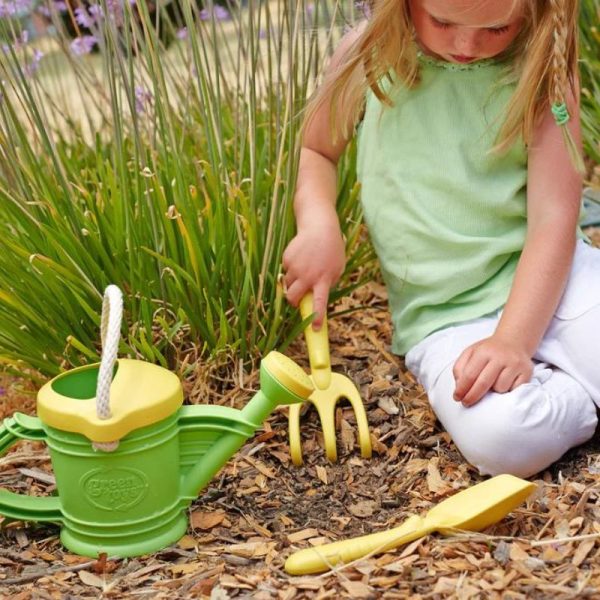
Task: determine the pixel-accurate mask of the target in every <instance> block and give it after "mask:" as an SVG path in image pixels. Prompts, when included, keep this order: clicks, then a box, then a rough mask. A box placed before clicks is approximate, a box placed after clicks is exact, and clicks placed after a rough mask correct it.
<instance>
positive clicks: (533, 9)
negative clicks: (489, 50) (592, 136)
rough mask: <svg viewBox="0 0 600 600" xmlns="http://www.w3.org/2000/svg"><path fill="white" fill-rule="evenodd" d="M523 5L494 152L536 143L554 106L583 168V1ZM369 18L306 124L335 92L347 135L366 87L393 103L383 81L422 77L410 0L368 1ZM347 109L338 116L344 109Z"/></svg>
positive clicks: (516, 0)
mask: <svg viewBox="0 0 600 600" xmlns="http://www.w3.org/2000/svg"><path fill="white" fill-rule="evenodd" d="M519 4H520V5H522V8H523V25H522V28H521V31H520V32H519V34H518V36H517V37H516V39H515V40H514V42H513V43H512V45H511V47H510V49H509V50H507V51H506V58H510V59H512V61H511V64H512V67H511V69H510V72H509V73H508V74H507V80H511V81H512V82H513V83H516V89H515V91H514V93H513V95H512V98H511V100H510V101H509V103H508V105H507V107H506V112H505V115H504V121H503V123H502V125H501V127H500V131H499V134H498V139H497V143H496V146H495V147H494V148H493V149H492V150H493V151H497V152H503V151H506V150H507V149H508V148H510V147H511V146H512V145H513V144H514V143H515V142H516V141H517V139H519V138H522V139H523V141H524V143H525V144H528V143H530V141H531V138H532V135H533V131H534V129H535V127H536V125H537V124H538V123H539V121H540V120H541V118H542V115H543V114H544V113H545V112H546V111H547V110H548V107H549V106H550V107H551V108H552V112H553V113H554V115H555V118H556V122H557V125H560V126H561V128H562V131H563V134H564V138H565V143H566V145H567V149H568V152H569V155H570V157H571V159H572V162H573V164H574V166H575V167H576V168H577V169H578V170H580V171H582V170H583V161H582V158H581V154H580V150H579V149H578V148H577V145H576V143H575V142H574V140H573V138H572V136H571V133H570V131H569V128H568V127H567V126H566V123H567V121H568V119H569V115H568V111H567V101H568V99H570V98H575V99H576V100H577V99H578V91H577V90H576V81H577V60H578V51H577V15H578V4H579V0H513V8H515V7H516V6H518V5H519ZM368 6H369V8H370V13H371V14H370V17H369V19H368V20H367V22H366V23H365V24H364V26H363V28H362V30H361V32H360V34H359V36H358V38H357V40H356V42H355V43H354V44H353V45H352V47H351V48H350V51H349V52H348V54H347V56H346V57H345V59H344V60H343V62H342V63H341V64H340V65H339V67H338V68H337V70H336V71H335V72H334V73H333V74H332V76H331V77H328V78H327V81H326V82H324V84H323V85H322V86H321V88H319V89H318V90H317V93H316V94H315V96H314V97H313V98H312V99H311V101H310V102H309V104H308V106H307V113H306V117H305V124H306V123H308V122H310V120H311V118H312V117H313V116H314V114H315V112H316V110H317V108H318V107H319V106H320V105H321V104H322V103H323V102H324V101H325V100H326V99H327V98H331V105H330V106H331V125H332V129H333V130H334V131H342V132H343V134H344V135H345V136H349V134H350V133H351V130H352V129H353V128H354V127H355V126H356V124H357V123H358V121H359V120H360V118H361V115H362V112H363V110H364V98H365V92H366V91H367V89H371V91H372V92H373V93H374V94H375V96H376V97H377V98H378V99H379V100H380V101H381V102H382V103H384V104H387V105H388V106H391V105H393V102H392V100H391V98H390V96H389V94H388V93H387V91H385V89H384V87H385V86H382V84H383V83H384V82H385V81H386V80H387V81H388V82H391V81H392V80H393V79H392V74H393V75H394V76H395V77H394V79H395V80H396V81H397V82H398V83H399V84H402V85H404V86H406V87H409V88H412V87H414V86H416V85H418V83H419V80H420V73H419V64H418V59H417V48H416V44H414V43H413V29H412V24H411V18H410V13H409V8H408V0H400V1H399V0H368ZM340 107H343V108H344V115H343V116H342V115H340V110H339V108H340Z"/></svg>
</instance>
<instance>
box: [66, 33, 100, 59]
mask: <svg viewBox="0 0 600 600" xmlns="http://www.w3.org/2000/svg"><path fill="white" fill-rule="evenodd" d="M97 42H98V40H97V39H96V36H94V35H82V36H81V37H78V38H75V39H74V40H73V41H72V42H71V44H70V47H71V52H72V53H73V54H74V55H75V56H83V55H84V54H89V53H90V52H91V51H92V49H93V48H94V46H95V45H96V43H97Z"/></svg>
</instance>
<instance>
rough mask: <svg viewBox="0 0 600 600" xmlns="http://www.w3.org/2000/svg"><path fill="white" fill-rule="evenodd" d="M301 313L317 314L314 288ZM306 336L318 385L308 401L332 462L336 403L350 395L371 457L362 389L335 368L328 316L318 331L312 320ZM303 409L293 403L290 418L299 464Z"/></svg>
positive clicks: (294, 458)
mask: <svg viewBox="0 0 600 600" xmlns="http://www.w3.org/2000/svg"><path fill="white" fill-rule="evenodd" d="M300 314H301V315H302V318H303V319H307V318H308V317H310V316H311V315H312V314H313V295H312V292H309V293H308V294H306V295H305V296H304V298H302V300H301V301H300ZM304 336H305V339H306V346H307V348H308V359H309V362H310V372H311V379H312V382H313V384H314V385H315V388H316V389H315V391H314V392H313V393H312V394H311V396H310V398H309V399H308V401H309V402H312V404H313V405H314V406H315V408H316V409H317V412H318V414H319V418H320V419H321V426H322V427H323V437H324V440H325V452H326V454H327V458H328V459H329V460H330V461H332V462H335V461H336V460H337V448H336V442H335V406H336V404H337V402H338V401H339V400H340V399H342V398H346V399H347V400H348V401H349V402H350V404H351V405H352V407H353V409H354V413H355V415H356V424H357V427H358V440H359V444H360V451H361V454H362V456H363V457H364V458H370V456H371V438H370V437H369V423H368V421H367V415H366V413H365V407H364V406H363V403H362V399H361V397H360V393H359V392H358V390H357V389H356V386H355V385H354V383H352V381H351V380H350V379H349V378H348V377H346V376H345V375H342V374H340V373H333V372H332V371H331V360H330V356H329V337H328V333H327V317H325V318H324V319H323V325H322V327H321V329H320V330H319V331H315V330H314V329H313V327H312V323H309V324H308V325H307V327H306V329H305V330H304ZM300 409H301V404H292V405H290V409H289V419H288V423H289V432H290V454H291V456H292V462H293V463H294V464H295V465H296V466H299V465H301V464H302V445H301V442H300Z"/></svg>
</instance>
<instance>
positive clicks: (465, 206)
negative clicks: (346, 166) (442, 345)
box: [357, 56, 527, 354]
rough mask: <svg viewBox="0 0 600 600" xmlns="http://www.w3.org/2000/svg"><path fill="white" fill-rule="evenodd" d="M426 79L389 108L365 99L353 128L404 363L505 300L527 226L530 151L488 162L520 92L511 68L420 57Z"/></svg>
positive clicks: (520, 148)
mask: <svg viewBox="0 0 600 600" xmlns="http://www.w3.org/2000/svg"><path fill="white" fill-rule="evenodd" d="M419 60H420V63H421V82H420V83H419V85H418V86H417V87H416V88H414V89H411V90H408V89H406V88H405V87H399V89H394V90H393V92H392V93H391V96H392V99H393V101H394V106H393V107H389V106H383V105H382V104H381V103H380V102H379V100H377V98H376V97H375V95H374V94H373V93H372V92H370V91H369V93H368V95H367V102H366V111H365V115H364V118H363V121H362V123H361V125H360V126H359V131H358V161H357V168H358V178H359V180H360V182H361V184H362V192H361V199H362V204H363V210H364V216H365V222H366V224H367V227H368V229H369V234H370V237H371V240H372V242H373V245H374V247H375V250H376V252H377V254H378V256H379V261H380V265H381V270H382V274H383V278H384V280H385V282H386V285H387V289H388V295H389V305H390V311H391V315H392V322H393V325H394V335H393V340H392V349H393V351H394V352H396V353H398V354H405V353H406V352H407V351H408V350H409V349H410V348H411V347H412V346H414V345H415V344H416V343H418V342H419V341H421V340H422V339H423V338H424V337H425V336H427V335H428V334H430V333H432V332H434V331H436V330H438V329H441V328H443V327H446V326H448V325H451V324H454V323H458V322H461V321H465V320H468V319H473V318H476V317H480V316H482V315H485V314H488V313H490V312H492V311H494V310H496V309H498V308H500V307H501V306H503V305H504V304H505V302H506V300H507V297H508V293H509V290H510V287H511V284H512V280H513V275H514V272H515V268H516V265H517V261H518V259H519V256H520V253H521V250H522V248H523V244H524V241H525V233H526V227H527V221H526V182H527V153H526V150H525V147H524V145H523V144H522V143H517V144H515V145H514V146H513V148H512V149H511V150H510V151H508V152H507V153H505V154H503V155H497V154H491V153H490V152H489V150H490V148H491V147H492V146H493V145H494V143H495V140H496V136H497V133H498V130H499V128H500V126H501V124H502V117H503V109H504V107H505V105H506V103H507V101H508V100H509V98H510V95H511V93H512V92H513V90H514V87H513V86H512V85H507V84H502V83H501V82H502V78H503V75H504V70H505V68H506V65H503V64H499V63H496V62H494V61H480V62H477V63H473V64H466V65H456V64H452V63H447V62H443V61H437V60H434V59H430V58H428V57H424V56H421V57H420V59H419Z"/></svg>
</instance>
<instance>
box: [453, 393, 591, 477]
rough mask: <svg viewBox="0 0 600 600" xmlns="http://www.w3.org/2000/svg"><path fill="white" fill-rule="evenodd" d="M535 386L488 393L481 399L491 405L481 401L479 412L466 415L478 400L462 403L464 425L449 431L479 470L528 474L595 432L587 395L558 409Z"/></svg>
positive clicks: (540, 468) (472, 409)
mask: <svg viewBox="0 0 600 600" xmlns="http://www.w3.org/2000/svg"><path fill="white" fill-rule="evenodd" d="M524 391H527V390H524ZM534 391H535V390H534ZM522 392H523V390H522ZM535 392H536V393H533V394H531V393H529V394H523V393H521V394H518V395H514V394H490V395H489V396H488V397H486V398H484V399H483V400H482V402H489V403H490V405H489V406H488V407H485V406H483V405H482V407H480V409H479V410H478V411H477V413H479V414H477V413H476V412H474V413H472V415H469V412H470V411H474V410H476V407H477V405H476V406H474V407H471V408H469V409H465V411H464V416H465V417H467V419H468V420H470V427H468V429H466V428H465V427H460V428H455V430H456V432H455V434H454V435H453V432H452V431H451V432H450V434H451V435H453V438H454V442H455V443H456V445H457V447H458V449H459V450H460V451H461V453H462V454H463V456H464V457H465V458H466V459H467V460H468V461H469V462H470V463H471V464H473V465H474V466H475V467H477V468H478V469H479V471H480V472H481V473H482V474H484V475H499V474H501V473H510V474H511V475H516V476H518V477H529V476H531V475H534V474H535V473H538V472H540V471H542V470H543V469H545V468H546V467H548V466H549V465H551V464H552V463H553V462H555V461H556V460H558V459H559V458H560V457H561V456H562V455H563V454H564V453H565V452H566V451H567V450H568V449H569V448H572V447H574V446H577V445H579V444H582V443H583V442H585V441H587V440H588V439H590V438H591V437H592V435H593V434H594V431H595V428H596V425H597V421H598V419H597V415H596V409H595V406H594V404H593V402H592V401H591V398H587V399H584V398H580V399H579V402H578V401H577V400H578V399H577V398H571V401H572V402H573V403H574V404H575V406H572V407H571V408H570V409H569V410H562V409H561V408H560V406H557V405H556V404H555V403H554V400H555V399H552V398H550V397H548V396H547V395H546V394H544V393H539V390H537V391H535ZM523 396H525V397H523ZM469 417H471V419H469Z"/></svg>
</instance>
